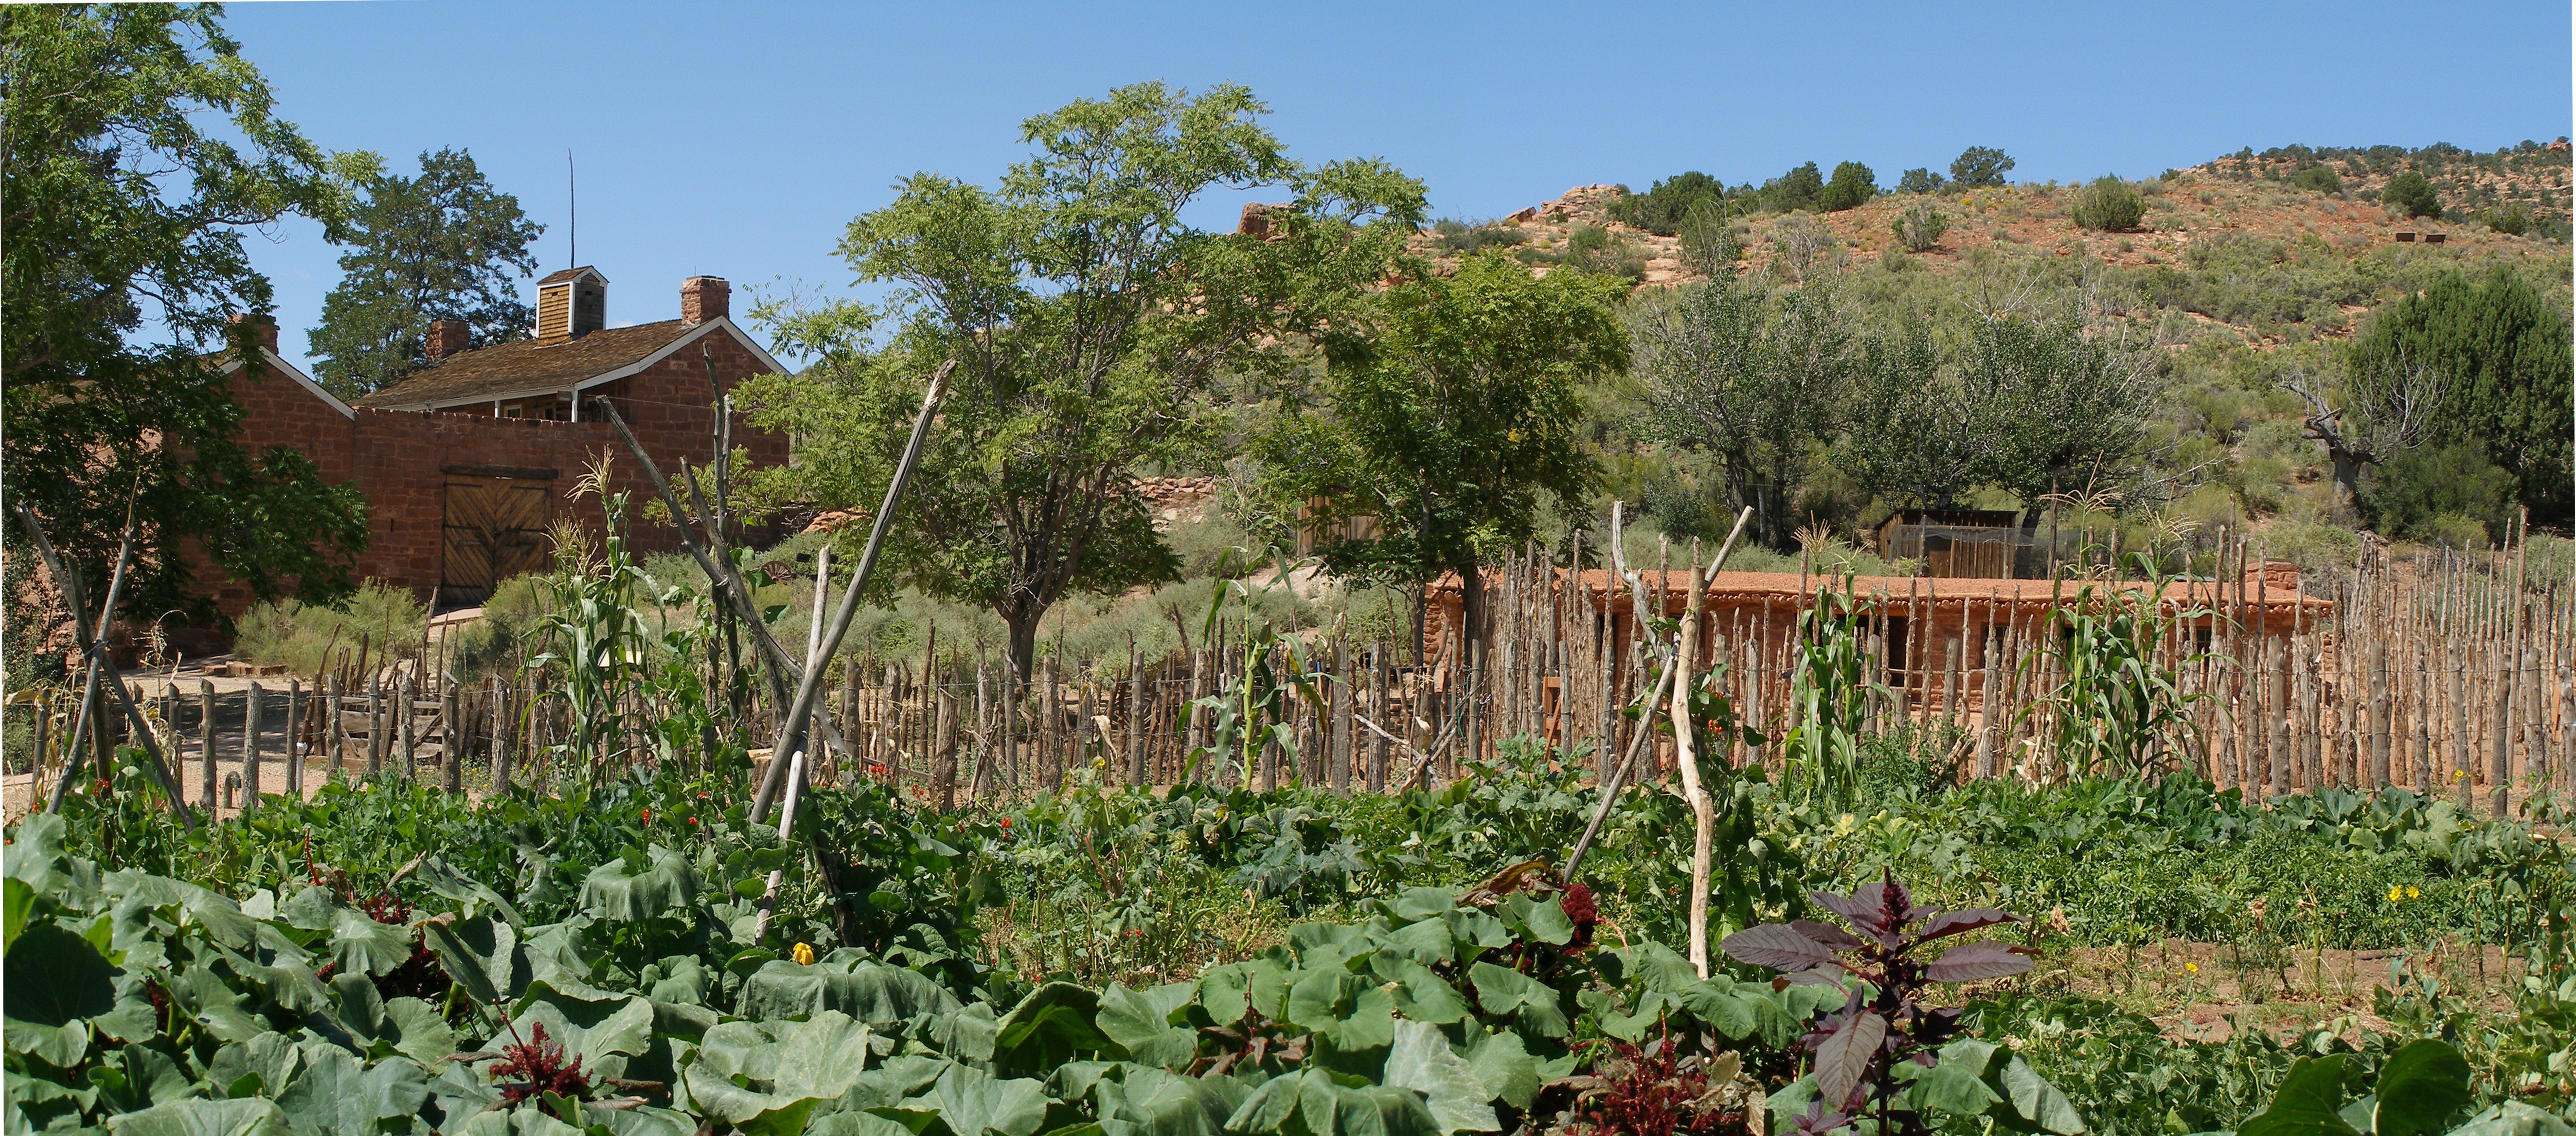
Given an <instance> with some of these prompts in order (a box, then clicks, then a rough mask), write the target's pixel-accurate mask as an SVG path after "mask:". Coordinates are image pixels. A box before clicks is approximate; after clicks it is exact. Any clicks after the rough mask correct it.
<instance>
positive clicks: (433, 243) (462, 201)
mask: <svg viewBox="0 0 2576 1136" xmlns="http://www.w3.org/2000/svg"><path fill="white" fill-rule="evenodd" d="M343 163H344V172H345V174H346V176H349V177H350V180H351V181H352V182H353V183H354V186H355V189H356V191H357V193H358V195H359V197H358V200H357V201H356V202H355V203H354V204H353V206H352V207H351V209H350V210H349V217H348V232H347V234H346V236H347V240H346V241H345V242H344V243H346V244H347V245H348V246H349V251H348V252H346V253H343V254H341V256H340V270H341V272H342V273H343V274H344V275H343V276H342V277H341V279H340V283H339V284H338V285H337V286H335V287H333V288H332V289H331V291H330V293H329V294H328V295H325V296H324V297H322V326H320V327H316V328H314V329H312V333H311V334H312V349H313V354H314V355H315V356H316V357H317V358H318V361H317V362H316V363H315V364H314V367H313V373H314V377H315V378H317V379H320V380H321V381H322V384H323V385H324V386H326V387H329V388H331V390H332V392H333V393H335V394H338V395H340V396H341V397H343V398H355V397H357V396H359V395H363V394H366V393H368V392H369V391H373V390H377V389H380V388H382V387H385V386H388V385H390V384H392V383H393V382H394V381H395V380H397V379H400V378H402V377H403V376H404V375H406V374H408V373H410V372H411V371H413V370H416V369H418V368H419V367H421V366H422V365H423V364H425V363H427V362H428V356H427V352H426V348H427V344H428V338H429V324H430V321H432V320H439V319H454V320H462V321H464V323H465V325H466V328H467V330H468V331H469V332H470V333H471V335H472V337H473V342H474V344H475V345H476V346H490V345H492V344H495V343H508V342H511V341H513V340H518V339H524V338H527V335H528V329H529V327H530V326H531V325H532V324H534V323H535V322H536V313H535V312H534V311H532V310H531V309H530V308H529V307H528V305H527V304H526V303H524V302H522V301H521V300H520V299H519V288H518V285H517V283H515V281H516V280H524V279H526V278H528V277H529V276H532V275H534V274H535V272H536V267H537V258H536V254H535V253H533V252H531V251H530V246H531V245H534V244H535V243H536V240H537V235H538V234H540V233H543V232H545V228H546V227H545V226H543V225H540V224H538V223H536V222H534V221H531V220H528V217H527V214H526V213H524V212H521V211H520V209H519V199H518V198H516V197H513V196H511V195H510V194H506V193H501V192H498V191H496V190H494V189H493V188H492V183H491V182H490V181H487V180H485V178H484V177H483V171H482V170H480V169H478V168H476V166H475V164H474V156H473V155H472V154H468V153H466V152H465V151H463V150H451V149H442V150H438V151H435V152H431V153H423V154H422V155H421V156H420V175H419V176H418V177H408V178H407V177H403V176H400V175H398V174H388V173H386V172H385V171H384V168H383V161H382V159H379V158H378V157H376V155H374V154H370V153H363V152H361V153H358V154H355V155H344V156H343Z"/></svg>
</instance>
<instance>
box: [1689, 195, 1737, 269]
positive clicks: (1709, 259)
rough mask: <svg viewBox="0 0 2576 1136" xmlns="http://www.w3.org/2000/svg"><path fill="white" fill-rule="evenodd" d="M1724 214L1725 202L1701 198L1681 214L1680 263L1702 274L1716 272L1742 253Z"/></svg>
mask: <svg viewBox="0 0 2576 1136" xmlns="http://www.w3.org/2000/svg"><path fill="white" fill-rule="evenodd" d="M1726 214H1727V210H1726V206H1724V205H1722V204H1720V203H1718V202H1716V201H1711V200H1703V201H1701V202H1700V203H1699V204H1697V205H1693V206H1691V211H1690V213H1689V214H1688V215H1687V216H1684V217H1683V218H1682V223H1681V238H1682V263H1684V264H1686V265H1689V266H1690V268H1691V269H1692V270H1693V271H1695V272H1698V273H1699V274H1700V275H1702V276H1712V277H1713V276H1716V275H1717V274H1718V272H1719V270H1721V269H1724V268H1726V267H1727V266H1729V265H1732V264H1734V263H1735V260H1736V258H1737V257H1739V256H1742V255H1744V244H1743V242H1742V241H1740V240H1738V239H1736V236H1735V230H1734V228H1733V227H1732V226H1731V225H1729V224H1728V223H1727V220H1726Z"/></svg>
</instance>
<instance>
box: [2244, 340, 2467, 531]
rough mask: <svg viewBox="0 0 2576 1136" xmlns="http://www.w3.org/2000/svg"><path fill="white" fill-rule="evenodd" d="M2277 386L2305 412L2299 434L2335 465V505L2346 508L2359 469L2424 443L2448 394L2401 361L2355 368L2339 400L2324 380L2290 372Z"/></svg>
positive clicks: (2429, 372) (2436, 380) (2423, 370)
mask: <svg viewBox="0 0 2576 1136" xmlns="http://www.w3.org/2000/svg"><path fill="white" fill-rule="evenodd" d="M2276 381H2277V382H2278V383H2279V384H2280V386H2281V389H2283V390H2286V391H2288V392H2290V394H2292V395H2293V396H2295V397H2297V398H2298V400H2299V401H2300V402H2301V403H2302V404H2304V405H2305V406H2306V407H2307V410H2308V412H2307V415H2306V416H2305V417H2304V418H2302V419H2301V420H2300V432H2301V433H2302V434H2304V435H2306V436H2307V437H2308V438H2310V439H2313V440H2315V441H2317V442H2319V443H2322V444H2323V445H2324V446H2325V448H2326V455H2327V456H2328V457H2329V458H2331V459H2332V460H2333V462H2334V480H2335V500H2336V501H2338V502H2340V503H2341V504H2343V505H2345V506H2347V507H2349V506H2352V505H2353V504H2354V503H2355V501H2356V499H2357V498H2358V496H2359V494H2360V492H2361V467H2363V466H2365V465H2378V464H2380V463H2381V462H2384V461H2387V460H2388V459H2389V458H2391V457H2393V456H2395V455H2396V454H2397V452H2398V451H2399V450H2404V449H2409V448H2411V447H2413V446H2414V445H2415V444H2416V443H2417V442H2419V441H2421V440H2423V437H2424V431H2425V429H2426V428H2427V427H2429V426H2430V425H2431V424H2432V421H2433V414H2434V412H2435V411H2436V410H2437V409H2439V408H2440V407H2441V405H2442V398H2443V395H2444V394H2445V393H2447V392H2446V390H2445V386H2446V384H2445V382H2444V381H2443V376H2442V375H2441V374H2439V373H2438V372H2436V371H2434V370H2433V369H2432V368H2430V367H2427V366H2425V365H2423V364H2421V363H2410V362H2409V361H2408V360H2407V359H2406V357H2405V356H2403V355H2399V356H2396V357H2395V358H2390V359H2377V360H2369V361H2365V362H2362V363H2359V364H2357V365H2355V366H2354V367H2353V368H2352V370H2351V372H2350V373H2349V374H2348V375H2346V376H2345V378H2344V381H2343V384H2342V387H2343V389H2342V392H2341V393H2342V396H2343V397H2342V398H2340V399H2337V398H2335V397H2334V394H2335V392H2333V391H2331V390H2329V389H2328V387H2327V384H2326V381H2325V378H2324V376H2321V375H2316V374H2311V373H2309V372H2308V371H2305V370H2301V369H2296V368H2293V369H2292V370H2290V371H2289V372H2288V373H2286V374H2283V375H2282V376H2281V377H2280V378H2279V379H2278V380H2276Z"/></svg>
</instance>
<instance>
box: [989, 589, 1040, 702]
mask: <svg viewBox="0 0 2576 1136" xmlns="http://www.w3.org/2000/svg"><path fill="white" fill-rule="evenodd" d="M994 614H996V615H999V616H1001V617H1002V624H1003V626H1005V627H1007V628H1009V629H1010V645H1009V652H1008V654H1007V655H1006V656H1005V661H1006V662H1008V663H1009V664H1010V667H1011V679H1012V681H1013V682H1014V683H1017V684H1026V683H1027V682H1028V681H1029V676H1030V675H1032V674H1034V673H1036V672H1035V670H1034V669H1033V668H1035V667H1036V666H1037V661H1038V626H1039V624H1041V623H1043V622H1045V620H1046V608H1045V607H1044V606H1043V605H1040V604H1037V603H1034V602H1029V603H1019V604H1012V605H1008V606H1005V605H999V604H997V605H995V606H994Z"/></svg>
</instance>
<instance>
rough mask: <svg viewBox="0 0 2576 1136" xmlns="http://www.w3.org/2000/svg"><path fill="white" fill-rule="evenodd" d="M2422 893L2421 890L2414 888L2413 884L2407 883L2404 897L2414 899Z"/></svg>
mask: <svg viewBox="0 0 2576 1136" xmlns="http://www.w3.org/2000/svg"><path fill="white" fill-rule="evenodd" d="M2423 894H2424V893H2423V892H2420V891H2417V890H2415V885H2413V884H2408V885H2406V898H2408V899H2416V898H2419V897H2421V896H2422V895H2423Z"/></svg>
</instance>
